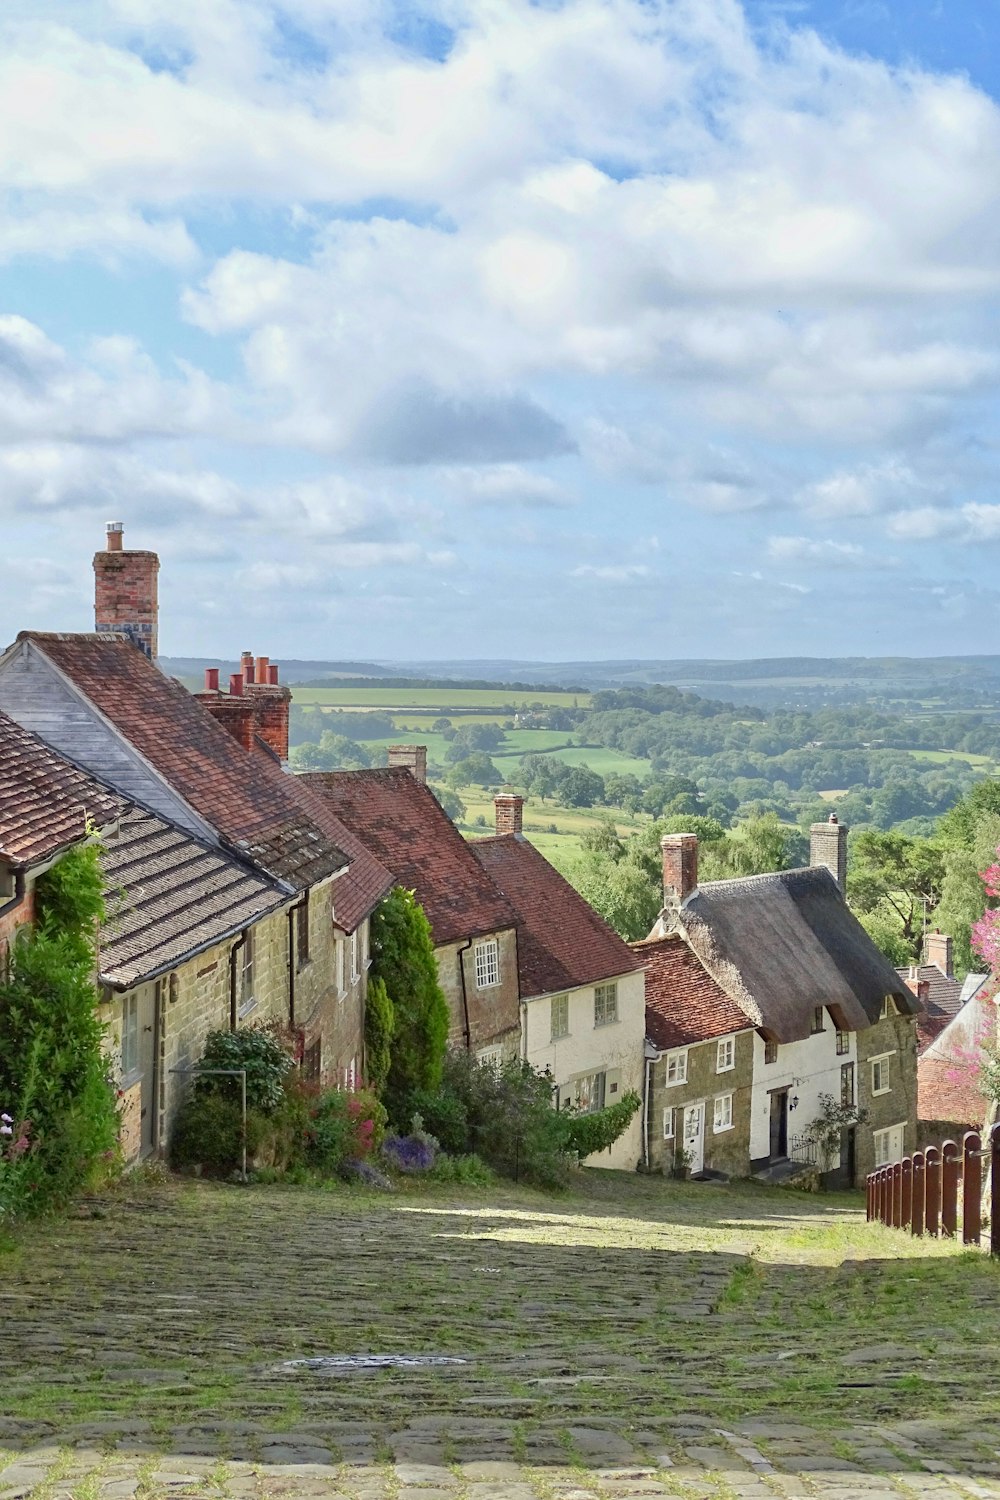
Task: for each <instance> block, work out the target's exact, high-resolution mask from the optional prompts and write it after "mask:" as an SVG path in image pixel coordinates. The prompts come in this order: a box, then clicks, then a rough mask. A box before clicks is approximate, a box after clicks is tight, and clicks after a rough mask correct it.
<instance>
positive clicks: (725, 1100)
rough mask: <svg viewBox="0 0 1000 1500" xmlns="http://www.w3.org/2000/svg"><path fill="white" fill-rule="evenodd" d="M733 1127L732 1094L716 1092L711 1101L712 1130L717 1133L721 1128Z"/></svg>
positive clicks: (728, 1128)
mask: <svg viewBox="0 0 1000 1500" xmlns="http://www.w3.org/2000/svg"><path fill="white" fill-rule="evenodd" d="M732 1128H733V1096H732V1094H716V1096H715V1099H714V1101H713V1112H712V1130H713V1132H714V1134H715V1135H719V1134H720V1132H721V1131H723V1130H732Z"/></svg>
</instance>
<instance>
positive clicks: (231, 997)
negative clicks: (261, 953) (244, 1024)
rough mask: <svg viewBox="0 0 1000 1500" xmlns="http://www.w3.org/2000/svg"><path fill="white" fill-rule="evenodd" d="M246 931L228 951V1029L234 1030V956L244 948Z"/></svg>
mask: <svg viewBox="0 0 1000 1500" xmlns="http://www.w3.org/2000/svg"><path fill="white" fill-rule="evenodd" d="M246 942H247V935H246V929H245V928H244V930H243V931H242V932H241V933H240V935H239V937H238V938H237V939H236V941H235V943H234V944H233V946H232V947H231V948H230V950H229V1029H230V1031H235V1030H236V1022H237V1021H238V1020H239V1016H238V1015H237V1009H238V1007H237V1004H236V955H237V953H239V951H240V949H241V948H245V947H246Z"/></svg>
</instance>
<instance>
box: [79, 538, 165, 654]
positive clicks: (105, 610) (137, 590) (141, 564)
mask: <svg viewBox="0 0 1000 1500" xmlns="http://www.w3.org/2000/svg"><path fill="white" fill-rule="evenodd" d="M123 542H124V528H123V527H122V523H121V521H109V522H108V537H107V545H106V547H105V550H104V551H103V552H96V553H95V554H94V628H95V630H108V631H110V630H114V631H118V632H120V633H121V634H123V635H127V636H128V637H129V639H130V640H131V641H132V643H133V645H135V646H138V648H139V650H140V651H142V652H143V653H144V654H145V655H146V656H148V657H149V658H150V660H151V661H155V660H156V656H157V650H158V647H159V640H158V605H157V598H156V581H157V574H158V573H159V571H160V559H159V558H158V557H157V555H156V553H155V552H126V551H124V549H123V545H122V544H123Z"/></svg>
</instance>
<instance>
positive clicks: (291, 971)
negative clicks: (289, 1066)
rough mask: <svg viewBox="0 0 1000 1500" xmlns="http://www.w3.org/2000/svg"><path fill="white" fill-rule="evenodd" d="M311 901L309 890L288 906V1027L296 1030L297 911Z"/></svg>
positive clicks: (290, 1029)
mask: <svg viewBox="0 0 1000 1500" xmlns="http://www.w3.org/2000/svg"><path fill="white" fill-rule="evenodd" d="M308 901H309V892H308V891H304V892H303V894H302V899H301V900H300V901H296V902H295V904H294V905H293V906H290V907H289V908H288V1029H289V1031H294V1030H295V957H296V955H295V913H296V912H297V911H301V910H302V908H303V907H304V906H305V905H307V903H308Z"/></svg>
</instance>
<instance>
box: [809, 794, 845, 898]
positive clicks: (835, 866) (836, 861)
mask: <svg viewBox="0 0 1000 1500" xmlns="http://www.w3.org/2000/svg"><path fill="white" fill-rule="evenodd" d="M809 863H810V865H812V866H814V867H815V866H817V865H825V866H826V868H827V869H828V870H829V871H830V874H831V875H832V876H833V878H834V880H835V881H836V882H837V884H838V885H839V886H840V889H841V890H842V891H846V889H847V825H846V823H840V822H838V821H837V814H836V813H835V812H832V813H831V814H830V816H829V817H828V818H827V820H826V822H825V823H814V824H813V825H812V827H811V828H810V830H809Z"/></svg>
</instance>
